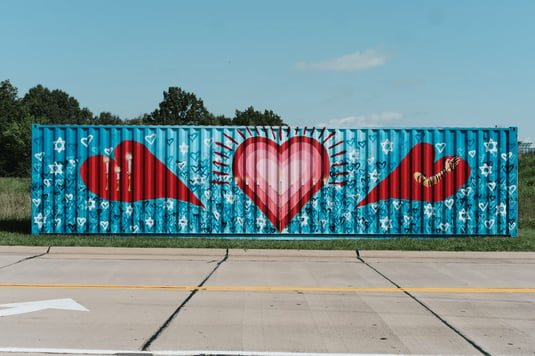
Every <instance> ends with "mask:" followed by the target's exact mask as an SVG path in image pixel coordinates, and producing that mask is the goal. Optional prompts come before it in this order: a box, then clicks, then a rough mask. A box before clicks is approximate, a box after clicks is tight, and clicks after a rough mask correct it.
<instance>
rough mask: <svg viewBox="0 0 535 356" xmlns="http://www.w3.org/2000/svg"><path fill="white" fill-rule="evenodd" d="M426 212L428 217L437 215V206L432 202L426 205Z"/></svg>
mask: <svg viewBox="0 0 535 356" xmlns="http://www.w3.org/2000/svg"><path fill="white" fill-rule="evenodd" d="M424 214H425V215H427V217H428V218H430V217H431V216H433V215H435V207H434V206H433V205H431V204H427V205H426V206H424Z"/></svg>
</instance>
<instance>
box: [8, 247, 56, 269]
mask: <svg viewBox="0 0 535 356" xmlns="http://www.w3.org/2000/svg"><path fill="white" fill-rule="evenodd" d="M49 252H50V246H48V249H47V250H46V252H43V253H40V254H38V255H35V256H30V257H26V258H23V259H21V260H18V261H15V262H13V263H10V264H8V265H5V266H0V269H2V268H7V267H11V266H14V265H16V264H19V263H22V262H25V261H29V260H33V259H34V258H39V257H41V256H44V255H47V254H48V253H49Z"/></svg>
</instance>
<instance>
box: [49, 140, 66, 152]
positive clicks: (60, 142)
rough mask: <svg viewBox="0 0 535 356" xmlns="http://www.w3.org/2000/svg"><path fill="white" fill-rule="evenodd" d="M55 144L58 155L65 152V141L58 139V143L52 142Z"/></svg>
mask: <svg viewBox="0 0 535 356" xmlns="http://www.w3.org/2000/svg"><path fill="white" fill-rule="evenodd" d="M52 142H53V143H54V150H55V151H57V152H58V153H59V152H61V151H65V141H63V139H62V138H61V137H58V139H57V140H56V141H52Z"/></svg>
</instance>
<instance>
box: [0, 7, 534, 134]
mask: <svg viewBox="0 0 535 356" xmlns="http://www.w3.org/2000/svg"><path fill="white" fill-rule="evenodd" d="M534 14H535V1H532V0H525V1H523V0H515V1H509V2H507V1H490V0H486V1H474V0H468V1H447V2H439V1H410V0H408V1H394V0H391V1H357V0H349V1H338V0H334V1H311V0H307V1H299V0H294V1H278V0H270V1H232V0H229V1H156V0H155V1H134V0H128V1H118V0H116V1H97V0H92V1H84V2H82V1H55V0H48V1H25V0H19V1H8V0H5V1H1V2H0V33H1V39H2V40H1V45H0V46H1V47H0V48H2V50H1V54H0V80H4V79H9V80H10V81H11V83H12V84H13V85H15V86H16V87H17V88H18V89H19V95H20V96H23V95H24V94H25V93H26V91H27V90H28V89H29V88H31V87H33V86H35V85H37V84H42V85H44V86H46V87H48V88H50V89H61V90H64V91H66V92H67V93H68V94H70V95H72V96H73V97H75V98H76V99H77V100H78V101H79V102H80V105H81V106H82V107H87V108H89V109H90V110H91V111H92V112H93V113H96V114H98V113H99V112H101V111H109V112H112V113H114V114H117V115H119V116H120V117H122V118H133V117H136V116H138V115H142V114H144V113H148V112H151V111H153V110H154V109H155V108H157V107H158V103H159V102H160V101H161V100H162V92H163V91H164V90H167V89H168V87H169V86H179V87H181V88H182V89H184V90H186V91H189V92H193V93H195V94H196V95H197V96H198V97H199V98H201V99H203V101H204V103H205V106H206V107H207V108H208V110H209V111H210V112H212V113H214V114H216V115H219V114H224V115H227V116H230V117H232V116H233V114H234V112H235V110H236V109H238V110H245V109H246V108H247V107H248V106H251V105H252V106H254V107H255V109H257V110H264V109H268V110H273V111H274V112H276V113H277V114H279V115H280V116H281V117H282V118H283V120H284V121H285V122H286V123H288V124H290V125H292V126H296V125H299V126H303V125H318V124H326V125H329V126H340V127H345V126H351V127H369V126H373V127H383V126H385V127H429V126H433V127H435V126H447V127H451V126H454V127H494V126H496V125H498V126H504V127H508V126H518V127H519V138H520V139H521V140H531V141H533V140H535V123H534V121H535V120H534V118H535V104H534V103H535V70H534V65H535V45H534V43H535V42H534V40H533V37H534V35H535V21H533V17H534Z"/></svg>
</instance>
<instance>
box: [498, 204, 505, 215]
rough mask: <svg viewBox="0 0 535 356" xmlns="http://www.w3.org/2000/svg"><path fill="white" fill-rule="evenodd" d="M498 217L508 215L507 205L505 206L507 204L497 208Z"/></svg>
mask: <svg viewBox="0 0 535 356" xmlns="http://www.w3.org/2000/svg"><path fill="white" fill-rule="evenodd" d="M496 215H501V216H506V215H507V205H505V203H500V205H497V206H496Z"/></svg>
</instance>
